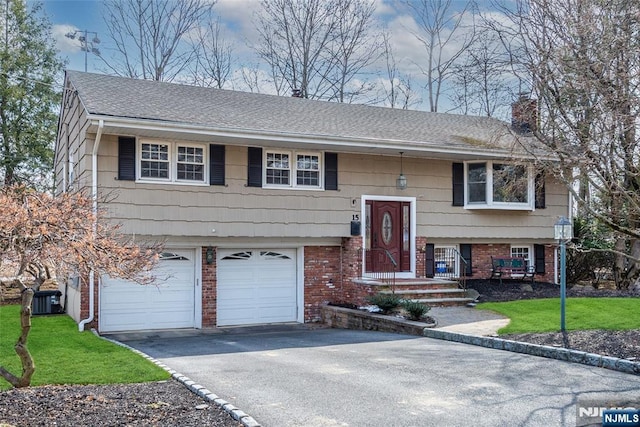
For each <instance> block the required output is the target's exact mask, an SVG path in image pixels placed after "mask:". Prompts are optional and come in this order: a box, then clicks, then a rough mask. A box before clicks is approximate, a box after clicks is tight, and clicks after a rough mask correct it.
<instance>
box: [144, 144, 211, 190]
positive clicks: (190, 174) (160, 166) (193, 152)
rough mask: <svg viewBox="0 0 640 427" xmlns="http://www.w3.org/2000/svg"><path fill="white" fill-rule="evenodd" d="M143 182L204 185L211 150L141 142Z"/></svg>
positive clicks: (185, 145) (190, 146)
mask: <svg viewBox="0 0 640 427" xmlns="http://www.w3.org/2000/svg"><path fill="white" fill-rule="evenodd" d="M139 144H140V145H139V147H140V149H139V153H140V156H139V165H140V167H139V168H138V170H139V176H138V179H139V180H140V181H149V182H176V183H178V182H179V183H192V184H204V183H205V182H206V177H207V168H208V165H207V162H206V159H207V147H206V145H200V144H187V143H178V142H165V141H162V142H160V141H147V140H142V141H140V142H139Z"/></svg>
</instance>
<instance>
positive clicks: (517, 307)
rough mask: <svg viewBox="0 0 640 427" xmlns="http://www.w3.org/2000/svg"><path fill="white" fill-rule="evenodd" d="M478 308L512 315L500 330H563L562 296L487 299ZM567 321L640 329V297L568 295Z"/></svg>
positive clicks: (581, 326)
mask: <svg viewBox="0 0 640 427" xmlns="http://www.w3.org/2000/svg"><path fill="white" fill-rule="evenodd" d="M477 308H479V309H482V310H491V311H495V312H497V313H500V314H503V315H505V316H507V317H508V318H509V319H511V322H510V323H509V325H507V326H506V327H504V328H502V329H500V330H499V331H498V333H499V334H520V333H530V332H558V331H559V330H560V299H559V298H549V299H534V300H522V301H509V302H487V303H482V304H478V306H477ZM565 325H566V329H567V330H588V329H607V330H619V331H622V330H630V329H640V298H567V299H566V305H565Z"/></svg>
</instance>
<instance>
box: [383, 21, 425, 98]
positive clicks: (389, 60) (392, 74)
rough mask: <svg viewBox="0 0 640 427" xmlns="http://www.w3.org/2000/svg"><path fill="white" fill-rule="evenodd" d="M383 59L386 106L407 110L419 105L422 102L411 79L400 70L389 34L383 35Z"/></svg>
mask: <svg viewBox="0 0 640 427" xmlns="http://www.w3.org/2000/svg"><path fill="white" fill-rule="evenodd" d="M382 57H383V58H384V60H385V69H384V74H385V78H384V81H383V82H382V85H381V86H382V91H383V93H384V95H383V96H382V99H383V101H384V103H385V105H387V106H389V107H391V108H401V109H403V110H407V109H409V108H410V107H412V106H414V105H416V104H418V103H419V102H420V100H419V99H418V97H417V94H416V93H415V92H414V91H413V90H412V83H411V77H410V76H405V75H403V74H402V73H400V70H399V69H398V64H397V62H396V59H395V55H394V52H393V47H392V46H391V38H390V35H389V33H387V32H385V33H383V35H382Z"/></svg>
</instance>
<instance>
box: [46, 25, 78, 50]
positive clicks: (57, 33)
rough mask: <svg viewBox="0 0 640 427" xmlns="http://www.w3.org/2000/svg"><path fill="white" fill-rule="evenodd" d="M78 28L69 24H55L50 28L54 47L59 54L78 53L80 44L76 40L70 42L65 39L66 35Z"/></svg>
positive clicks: (68, 39)
mask: <svg viewBox="0 0 640 427" xmlns="http://www.w3.org/2000/svg"><path fill="white" fill-rule="evenodd" d="M77 30H78V28H77V27H75V26H73V25H69V24H62V25H60V24H56V25H53V26H52V27H51V33H52V35H53V38H54V40H55V41H56V47H57V48H58V50H59V51H60V52H61V53H64V54H68V53H78V52H80V42H79V41H78V39H75V40H71V39H70V38H68V37H66V34H67V33H73V32H74V31H77Z"/></svg>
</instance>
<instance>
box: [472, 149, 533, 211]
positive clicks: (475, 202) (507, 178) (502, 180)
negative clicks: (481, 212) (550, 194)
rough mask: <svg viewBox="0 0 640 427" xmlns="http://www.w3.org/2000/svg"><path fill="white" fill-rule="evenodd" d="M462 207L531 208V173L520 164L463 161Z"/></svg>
mask: <svg viewBox="0 0 640 427" xmlns="http://www.w3.org/2000/svg"><path fill="white" fill-rule="evenodd" d="M465 172H466V173H465V189H466V190H465V195H466V198H465V207H467V208H469V209H482V208H491V209H522V210H529V209H533V199H534V197H533V194H534V193H533V189H534V182H533V173H532V172H531V171H530V168H529V167H527V166H524V165H521V164H514V163H500V162H493V161H488V162H468V163H466V164H465Z"/></svg>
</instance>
